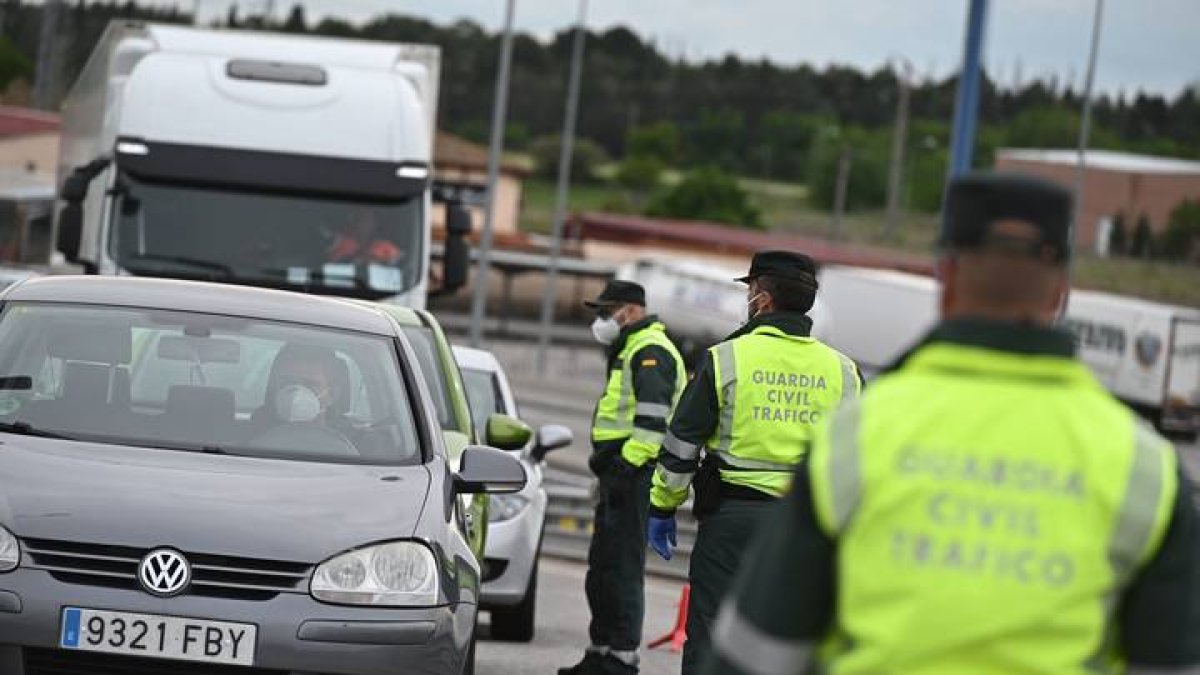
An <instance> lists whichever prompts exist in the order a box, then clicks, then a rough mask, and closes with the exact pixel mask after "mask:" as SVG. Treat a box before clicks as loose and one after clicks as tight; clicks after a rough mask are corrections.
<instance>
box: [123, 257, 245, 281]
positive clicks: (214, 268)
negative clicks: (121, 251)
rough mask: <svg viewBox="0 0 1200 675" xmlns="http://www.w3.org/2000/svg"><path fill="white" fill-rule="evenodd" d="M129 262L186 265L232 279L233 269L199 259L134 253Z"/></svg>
mask: <svg viewBox="0 0 1200 675" xmlns="http://www.w3.org/2000/svg"><path fill="white" fill-rule="evenodd" d="M128 259H129V260H143V261H146V262H165V263H173V264H176V265H186V266H188V267H192V268H195V269H203V270H208V271H209V272H215V273H217V274H219V275H221V277H222V278H224V279H232V278H233V268H232V267H230V266H229V265H225V264H223V263H219V262H213V261H212V260H201V259H200V258H189V257H187V256H182V255H160V254H157V253H135V254H133V255H130V256H128Z"/></svg>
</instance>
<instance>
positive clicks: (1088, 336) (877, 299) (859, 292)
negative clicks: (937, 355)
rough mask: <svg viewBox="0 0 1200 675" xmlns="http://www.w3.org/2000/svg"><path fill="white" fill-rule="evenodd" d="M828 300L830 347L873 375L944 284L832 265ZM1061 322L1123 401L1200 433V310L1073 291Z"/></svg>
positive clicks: (930, 311) (918, 331)
mask: <svg viewBox="0 0 1200 675" xmlns="http://www.w3.org/2000/svg"><path fill="white" fill-rule="evenodd" d="M818 278H819V279H820V282H821V290H820V298H821V300H822V301H823V303H824V306H825V308H826V311H828V312H829V313H830V315H831V316H832V321H831V322H830V325H831V328H832V330H831V332H830V334H829V335H828V337H827V340H828V342H829V344H831V345H833V346H834V347H836V348H838V349H839V350H841V351H843V352H845V353H846V355H848V356H850V357H851V358H853V359H855V361H857V362H858V364H859V366H860V367H861V368H862V369H863V371H864V373H865V374H866V375H867V376H868V377H871V376H872V375H874V374H875V373H877V372H878V371H879V370H880V369H882V368H884V367H886V366H887V365H888V364H890V363H891V362H892V361H894V360H895V359H896V358H897V357H899V356H900V355H902V354H903V353H904V352H905V351H906V350H908V349H909V348H910V347H912V346H913V345H914V344H915V343H916V342H917V341H918V340H919V339H920V338H921V337H922V336H923V335H924V334H925V333H926V332H927V331H928V330H929V329H930V328H931V327H932V326H933V325H934V323H935V322H936V320H937V295H938V283H937V281H936V280H934V279H931V278H929V277H922V276H917V275H913V274H906V273H902V272H892V271H883V270H870V269H860V268H852V267H833V266H828V267H824V268H822V269H821V272H820V274H819V275H818ZM1063 324H1064V325H1065V326H1066V327H1067V328H1069V329H1070V330H1071V331H1072V332H1073V333H1074V334H1075V336H1076V340H1077V342H1078V345H1079V357H1080V359H1082V360H1083V361H1084V363H1086V364H1087V365H1088V366H1089V367H1090V368H1091V369H1092V371H1093V372H1095V374H1096V376H1097V377H1098V378H1099V379H1100V381H1101V382H1102V383H1103V384H1104V386H1105V387H1107V388H1108V390H1109V391H1111V392H1112V393H1113V394H1114V395H1115V396H1116V397H1117V398H1119V399H1121V400H1122V401H1124V402H1125V403H1126V404H1128V405H1129V406H1130V407H1132V408H1134V409H1135V410H1137V411H1138V412H1139V413H1140V414H1142V415H1143V416H1144V417H1146V418H1147V419H1149V420H1151V421H1153V422H1154V423H1155V424H1156V425H1157V426H1158V427H1159V428H1160V429H1162V430H1163V431H1165V432H1168V433H1171V434H1179V435H1181V436H1194V435H1195V434H1196V433H1197V432H1198V431H1200V310H1196V309H1190V308H1187V307H1177V306H1172V305H1163V304H1159V303H1154V302H1149V301H1146V300H1140V299H1137V298H1130V297H1125V296H1120V295H1113V294H1110V293H1097V292H1094V291H1082V290H1073V291H1072V292H1071V294H1070V296H1069V298H1068V301H1067V308H1066V312H1065V316H1064V317H1063Z"/></svg>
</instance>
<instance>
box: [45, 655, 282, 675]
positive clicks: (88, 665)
mask: <svg viewBox="0 0 1200 675" xmlns="http://www.w3.org/2000/svg"><path fill="white" fill-rule="evenodd" d="M24 654H25V675H161V674H162V673H171V675H287V673H286V672H285V671H282V670H266V669H263V668H245V667H242V666H219V665H211V664H207V663H191V662H188V661H167V660H163V659H146V658H140V657H134V656H112V655H109V654H91V653H87V652H75V651H66V650H59V649H31V648H26V649H25V652H24Z"/></svg>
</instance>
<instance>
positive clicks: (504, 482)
mask: <svg viewBox="0 0 1200 675" xmlns="http://www.w3.org/2000/svg"><path fill="white" fill-rule="evenodd" d="M459 467H460V468H459V471H458V473H457V474H455V475H454V491H455V492H457V493H458V494H480V493H485V494H503V493H508V492H520V491H521V490H522V489H524V488H525V481H526V480H527V478H526V476H525V467H523V466H521V461H520V460H519V459H517V458H516V457H513V456H512V455H510V454H509V453H507V452H504V451H502V450H497V449H495V448H489V447H485V446H482V445H472V446H469V447H468V448H466V449H465V450H463V454H462V459H461V460H460V462H459Z"/></svg>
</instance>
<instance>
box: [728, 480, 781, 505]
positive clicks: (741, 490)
mask: <svg viewBox="0 0 1200 675" xmlns="http://www.w3.org/2000/svg"><path fill="white" fill-rule="evenodd" d="M721 498H722V499H733V500H737V501H743V502H773V501H776V500H778V499H779V497H776V496H775V495H772V494H767V493H766V492H763V491H762V490H756V489H754V488H752V487H747V486H745V485H734V484H733V483H726V482H725V481H721Z"/></svg>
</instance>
